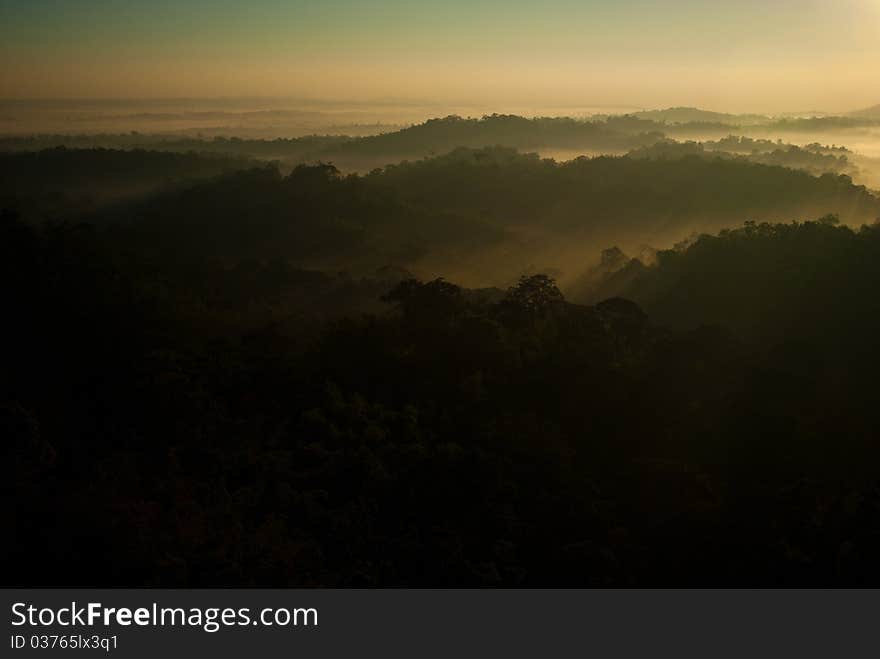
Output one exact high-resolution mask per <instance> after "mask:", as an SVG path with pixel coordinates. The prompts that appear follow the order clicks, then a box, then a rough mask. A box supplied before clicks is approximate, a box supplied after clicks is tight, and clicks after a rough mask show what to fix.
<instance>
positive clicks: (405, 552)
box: [0, 213, 880, 586]
mask: <svg viewBox="0 0 880 659" xmlns="http://www.w3.org/2000/svg"><path fill="white" fill-rule="evenodd" d="M831 224H832V223H831V222H830V221H829V222H825V223H822V224H808V225H799V226H796V227H791V226H788V227H780V226H771V225H766V226H749V227H747V228H746V229H743V230H740V231H735V232H730V233H726V234H723V235H721V236H719V237H717V238H712V239H708V238H707V239H704V240H703V241H700V242H697V243H696V244H694V245H693V246H691V247H690V248H689V249H687V250H684V251H680V252H677V253H675V254H670V255H665V256H664V255H662V254H661V257H660V264H659V266H658V270H656V271H655V272H656V273H659V274H656V275H655V278H654V279H651V282H653V283H651V282H649V281H648V279H645V280H644V281H645V282H646V283H643V284H640V286H644V287H647V286H648V285H649V283H650V286H652V287H653V288H650V289H648V288H637V289H636V288H634V289H633V290H634V291H635V290H638V291H648V290H650V291H653V292H652V293H651V295H650V296H649V295H648V294H647V293H646V294H645V296H644V298H645V308H647V309H649V310H650V311H651V314H652V315H651V316H649V315H646V313H645V312H644V311H643V310H642V308H640V306H637V305H636V304H635V303H634V302H631V301H628V300H626V299H623V298H621V297H611V298H610V299H605V300H603V301H601V302H598V303H597V304H595V305H592V306H583V305H576V304H570V303H568V302H566V301H565V300H564V299H563V298H562V296H561V294H560V293H559V291H558V289H557V288H556V287H555V286H554V284H553V281H552V280H551V279H549V278H548V277H545V276H541V275H537V276H533V277H524V278H523V279H522V280H521V281H520V282H519V284H518V285H517V286H514V287H513V288H511V290H509V291H507V292H506V293H505V292H501V291H491V290H487V291H468V290H463V289H461V288H459V287H457V286H455V285H454V284H452V283H449V282H447V281H444V280H435V281H429V282H419V281H416V280H413V279H411V278H409V277H408V276H407V275H406V273H403V272H397V271H394V272H388V271H386V272H384V273H383V276H384V279H383V278H382V277H378V278H376V279H371V280H353V279H346V278H344V277H336V276H333V277H331V276H328V275H322V274H320V273H314V272H309V271H305V270H301V269H297V268H294V267H292V266H290V265H287V264H285V263H284V262H281V261H273V260H263V261H260V260H251V261H248V260H246V259H245V260H242V261H241V262H239V263H237V264H229V263H222V262H208V261H205V262H200V265H198V266H195V265H193V266H191V267H189V269H188V268H186V267H183V266H180V267H178V268H173V267H171V265H170V264H168V263H166V264H161V263H160V264H158V265H157V264H156V263H155V262H153V263H152V267H150V264H149V263H148V262H139V261H136V260H135V261H133V260H131V259H128V258H121V257H120V256H119V255H120V253H124V252H121V251H120V250H118V249H117V247H118V245H116V243H114V242H113V240H115V239H114V238H113V237H112V235H110V236H108V235H106V234H102V233H100V232H96V231H94V230H92V229H89V228H88V227H84V226H80V225H72V224H60V225H53V226H47V227H45V228H43V229H36V228H34V227H33V226H31V225H28V224H25V223H23V222H21V221H20V220H19V219H18V218H17V217H16V216H15V215H14V214H12V213H5V214H4V215H3V216H2V219H0V282H2V290H3V299H4V311H5V313H4V322H3V323H2V325H0V328H2V329H0V332H2V336H0V339H2V341H0V346H2V348H0V351H2V352H0V364H2V379H0V437H2V451H3V458H2V464H3V468H4V472H5V473H4V478H3V479H2V481H0V482H2V515H3V518H2V519H3V528H4V529H6V538H7V540H6V541H5V542H4V543H2V552H3V554H2V565H3V566H4V568H3V571H4V574H3V576H4V583H5V584H6V585H8V586H14V585H21V586H37V585H41V584H52V585H55V586H58V585H80V586H82V585H89V586H98V585H115V586H122V585H162V586H174V585H180V586H185V585H191V586H195V585H216V586H235V585H250V584H257V585H276V586H280V585H288V584H290V585H294V584H306V585H318V584H321V585H384V586H393V585H415V584H420V585H435V586H440V585H452V584H456V585H463V584H469V585H502V584H503V585H514V584H523V585H537V584H540V585H547V584H561V585H574V584H614V585H623V584H642V585H644V584H679V585H680V584H701V585H705V584H738V585H742V584H841V583H849V584H865V583H873V584H877V583H880V567H878V564H877V561H876V558H875V557H876V555H877V552H878V550H880V487H878V486H880V467H878V465H880V461H878V459H880V449H878V446H877V441H876V440H877V432H876V428H877V427H878V411H877V407H876V395H875V389H876V378H877V372H878V366H880V364H878V358H877V356H876V350H875V349H874V346H875V337H876V336H877V330H878V329H880V315H878V313H877V305H876V304H875V303H874V302H872V301H871V296H870V293H871V286H872V285H873V283H874V282H876V281H877V278H876V274H877V273H876V265H874V264H876V263H878V262H880V260H878V259H880V242H878V240H877V235H878V233H877V229H876V228H871V229H866V230H864V231H862V232H860V233H854V232H851V231H849V230H848V229H842V228H837V227H834V226H831ZM820 245H825V246H827V247H828V249H827V250H826V249H820V247H819V246H820ZM817 258H818V259H820V260H819V261H818V262H817V261H816V259H817ZM770 264H776V265H775V266H774V267H771V266H770ZM774 268H775V269H774ZM644 276H646V277H647V275H644ZM632 280H633V281H634V280H635V278H633V279H632ZM395 282H397V283H395ZM806 290H810V291H815V292H816V295H817V298H816V299H817V302H816V304H817V305H823V304H827V303H829V302H831V301H834V306H833V307H832V308H831V309H829V310H828V311H827V313H824V314H823V310H822V308H818V309H816V310H815V313H813V314H812V315H809V316H807V317H804V315H803V314H804V313H806V312H805V310H808V306H807V302H808V300H807V299H806V297H805V291H806ZM380 296H383V297H384V302H379V301H378V298H379V297H380ZM765 296H766V297H767V298H768V299H770V300H771V301H770V302H767V303H766V304H764V306H754V304H753V301H754V300H756V299H764V297H765ZM367 299H369V300H372V301H373V302H372V304H373V305H374V306H371V307H366V308H364V309H362V310H366V311H369V312H370V313H369V314H368V315H360V314H357V313H352V312H347V313H342V312H340V309H343V308H346V309H351V305H352V304H353V302H352V300H367ZM774 300H775V303H774V302H772V301H774ZM797 301H800V304H801V306H800V307H798V306H796V303H797ZM649 302H650V304H649ZM689 305H690V306H689ZM748 305H752V306H748ZM791 305H795V306H794V307H792V306H791ZM740 307H742V308H740ZM725 308H728V310H727V311H725ZM748 309H751V310H752V313H755V314H760V317H761V319H763V321H764V322H765V323H769V324H775V326H776V327H777V328H779V329H784V331H779V332H775V333H773V332H769V331H762V332H759V333H751V334H750V333H744V332H741V331H739V326H738V323H737V322H736V321H738V320H739V319H741V318H742V317H743V315H744V314H747V313H749V311H748ZM765 311H766V312H767V313H766V314H765V313H764V312H765ZM774 312H775V313H774ZM655 313H657V314H659V315H660V317H662V318H663V323H662V324H658V323H657V322H655V319H654V317H653V314H655ZM679 316H680V317H681V319H682V322H680V323H673V322H671V321H674V320H675V319H676V318H677V317H679ZM792 318H802V322H801V323H792V322H791V319H792ZM698 319H699V320H705V321H707V322H714V323H715V324H716V327H715V328H712V327H708V326H703V327H699V326H698V325H699V323H694V322H692V321H694V320H698ZM813 319H823V320H822V323H823V324H822V325H821V327H822V328H823V329H822V331H814V330H815V327H814V326H813V325H812V324H811V323H812V320H813ZM728 321H731V322H730V329H728V328H725V327H724V326H723V325H725V324H726V323H728ZM664 325H677V329H672V330H669V329H664V328H663V326H664ZM803 329H806V330H809V331H801V330H803Z"/></svg>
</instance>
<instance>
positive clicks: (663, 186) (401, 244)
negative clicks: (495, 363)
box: [0, 148, 880, 285]
mask: <svg viewBox="0 0 880 659" xmlns="http://www.w3.org/2000/svg"><path fill="white" fill-rule="evenodd" d="M0 162H2V163H3V166H4V167H5V168H6V169H7V170H9V172H10V174H9V176H7V177H5V178H4V179H3V180H2V182H0V197H2V198H3V199H4V200H5V201H4V205H5V206H6V207H7V208H9V209H10V210H15V211H17V212H18V213H19V214H20V215H21V216H22V217H23V218H24V219H25V220H28V221H40V220H43V219H46V218H49V219H76V220H77V221H85V222H88V223H91V224H95V225H97V226H100V227H104V228H106V229H108V230H111V229H112V233H113V235H114V238H113V239H114V240H120V241H122V242H123V243H124V244H126V245H129V246H131V247H132V249H136V250H138V251H141V252H149V253H152V254H153V255H154V256H156V257H161V258H180V256H181V255H186V258H187V259H188V260H193V259H202V258H219V259H222V260H223V261H224V262H227V263H235V262H237V261H240V260H241V259H245V258H247V259H265V258H284V259H287V260H288V261H290V262H292V263H294V264H295V265H297V266H300V267H309V268H316V269H329V270H331V271H333V272H335V271H337V270H355V271H360V272H372V271H374V270H375V269H376V268H379V267H384V266H388V265H392V266H400V267H404V268H407V269H410V270H412V271H414V272H417V273H421V274H423V275H425V276H439V275H444V276H454V277H457V278H460V280H462V281H463V282H464V283H467V284H470V285H488V284H498V283H502V282H504V281H509V280H510V278H511V277H514V278H515V277H516V276H517V274H518V273H520V272H522V270H523V268H525V267H527V266H529V265H530V263H531V264H534V263H535V261H540V262H541V263H542V264H544V265H543V266H542V267H548V268H551V269H553V270H554V271H555V272H557V273H560V274H562V275H564V276H565V277H570V276H571V275H573V274H575V273H576V272H577V271H578V270H581V269H584V268H586V267H587V266H588V265H589V263H590V261H591V260H592V259H593V258H594V257H595V256H597V255H598V250H599V248H600V247H601V246H604V245H608V244H620V245H621V246H622V247H624V248H627V249H630V248H632V247H633V246H637V245H642V244H648V245H652V246H656V247H664V246H667V245H671V244H673V243H674V242H675V241H677V240H679V239H680V238H681V237H682V236H684V235H688V234H689V233H691V232H692V231H699V232H704V231H714V230H717V229H718V228H721V227H724V226H730V225H737V224H739V223H741V222H742V221H743V219H744V218H745V219H753V220H758V221H792V220H802V219H808V218H813V217H820V216H823V215H826V214H829V213H835V214H837V215H839V217H840V219H841V221H842V222H844V223H846V224H850V225H853V226H858V225H860V224H864V223H871V222H873V221H874V220H875V219H876V218H877V217H880V200H878V199H877V198H876V197H875V196H873V195H872V194H870V193H869V192H868V191H867V190H866V189H865V188H863V187H860V186H856V185H853V183H852V181H851V180H850V179H849V178H848V177H846V176H835V175H823V176H820V177H814V176H810V175H808V174H806V173H803V172H798V171H793V170H790V169H785V168H782V167H771V166H764V165H757V164H752V163H749V162H745V161H742V160H707V159H705V158H700V157H684V158H680V159H675V160H667V161H662V160H655V159H635V158H628V157H622V158H613V157H601V158H594V159H587V158H582V159H578V160H574V161H571V162H567V163H558V162H555V161H552V160H547V159H541V158H539V157H537V156H535V155H523V154H520V153H518V152H516V151H515V150H512V149H505V148H489V149H477V150H473V149H458V150H456V151H454V152H452V153H450V154H448V155H445V156H440V157H436V158H432V159H426V160H422V161H418V162H413V163H402V164H400V165H395V166H389V167H387V168H385V169H384V170H379V171H376V172H374V173H372V174H370V175H367V176H357V175H349V176H343V175H342V174H341V173H340V172H339V171H338V170H337V169H336V168H334V167H333V166H330V165H320V166H300V167H297V168H296V169H294V170H293V172H292V173H291V174H289V175H287V176H285V175H282V174H281V173H280V172H279V171H278V170H277V169H276V168H274V167H272V166H268V165H260V166H259V167H253V165H254V163H251V162H249V161H242V160H235V159H225V158H218V157H213V156H210V157H208V156H197V155H195V154H167V153H155V152H141V151H132V152H122V151H90V150H87V151H75V150H58V151H49V152H43V153H38V154H29V153H24V154H17V155H6V156H3V158H2V160H0ZM41 164H45V166H44V167H41ZM237 166H238V167H247V169H243V170H240V171H235V168H236V167H237ZM227 169H229V170H232V171H228V172H227V173H224V174H223V175H222V176H220V177H215V175H216V174H217V173H218V172H222V171H225V170H227ZM102 190H103V191H104V193H103V194H104V195H105V196H109V197H111V198H112V199H110V200H107V199H105V200H103V204H102V203H101V199H100V197H99V196H98V195H99V194H100V192H101V191H102ZM126 195H127V196H126ZM110 201H112V202H113V203H109V202H110ZM208 236H210V239H208ZM563 253H564V255H563ZM163 255H164V256H163ZM563 256H564V258H563ZM490 257H491V258H490ZM490 275H491V276H490Z"/></svg>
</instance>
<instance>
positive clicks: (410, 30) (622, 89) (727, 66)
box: [0, 0, 880, 112]
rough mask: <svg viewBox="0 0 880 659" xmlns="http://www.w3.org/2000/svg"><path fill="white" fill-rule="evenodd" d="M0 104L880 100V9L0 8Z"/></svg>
mask: <svg viewBox="0 0 880 659" xmlns="http://www.w3.org/2000/svg"><path fill="white" fill-rule="evenodd" d="M0 62H2V65H0V97H5V98H10V97H18V98H22V97H27V98H35V97H178V96H187V97H201V96H226V97H229V96H294V97H307V98H314V99H340V100H370V99H378V98H387V97H394V98H400V99H413V100H430V101H439V102H448V103H450V104H456V103H458V104H461V103H469V104H488V105H491V104H493V103H498V104H515V103H520V104H535V105H544V106H549V105H565V104H572V105H598V104H610V105H621V104H631V105H637V106H644V107H658V106H668V105H699V106H704V107H709V108H712V109H729V110H737V111H746V110H755V111H766V112H773V111H783V110H792V111H799V110H810V109H820V110H822V109H824V110H829V111H837V110H848V109H855V108H858V107H861V106H867V105H873V104H876V103H880V0H821V1H818V0H728V1H727V2H716V1H714V0H699V1H698V0H662V1H661V0H615V1H613V2H600V1H597V0H579V1H573V0H571V1H570V0H544V1H540V2H539V1H537V0H529V1H523V0H444V1H443V2H437V1H431V2H416V1H414V0H411V1H408V2H404V1H401V0H383V1H371V0H320V1H305V0H248V1H247V2H245V1H244V0H241V1H237V2H232V1H230V0H210V1H209V0H174V1H172V0H149V1H148V0H0Z"/></svg>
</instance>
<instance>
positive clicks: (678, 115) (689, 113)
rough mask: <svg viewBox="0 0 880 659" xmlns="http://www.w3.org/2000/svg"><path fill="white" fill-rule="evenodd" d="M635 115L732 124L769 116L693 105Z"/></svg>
mask: <svg viewBox="0 0 880 659" xmlns="http://www.w3.org/2000/svg"><path fill="white" fill-rule="evenodd" d="M634 116H636V117H638V118H639V119H649V120H651V121H657V122H660V123H674V124H684V123H694V122H708V123H721V124H730V125H731V126H736V125H741V124H756V123H767V122H769V121H770V118H769V117H766V116H764V115H761V114H729V113H727V112H713V111H711V110H701V109H700V108H693V107H674V108H666V109H663V110H645V111H642V112H635V113H634Z"/></svg>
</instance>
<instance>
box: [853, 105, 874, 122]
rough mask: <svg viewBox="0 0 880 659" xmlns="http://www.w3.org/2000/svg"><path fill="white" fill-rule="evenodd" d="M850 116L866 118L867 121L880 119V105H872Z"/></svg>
mask: <svg viewBox="0 0 880 659" xmlns="http://www.w3.org/2000/svg"><path fill="white" fill-rule="evenodd" d="M849 116H851V117H864V118H867V119H880V104H878V105H872V106H871V107H869V108H864V109H862V110H855V111H854V112H850V113H849Z"/></svg>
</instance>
